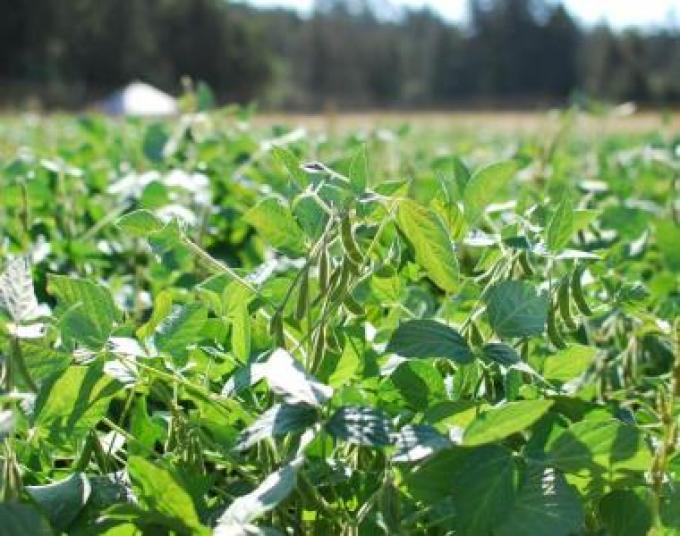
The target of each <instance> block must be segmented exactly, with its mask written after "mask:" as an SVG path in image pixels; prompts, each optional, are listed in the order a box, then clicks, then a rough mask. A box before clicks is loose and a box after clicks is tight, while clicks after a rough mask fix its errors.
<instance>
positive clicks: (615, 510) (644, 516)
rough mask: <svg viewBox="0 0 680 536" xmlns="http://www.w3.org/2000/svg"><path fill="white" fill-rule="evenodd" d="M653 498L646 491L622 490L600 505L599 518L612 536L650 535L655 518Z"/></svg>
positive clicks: (615, 492) (605, 498)
mask: <svg viewBox="0 0 680 536" xmlns="http://www.w3.org/2000/svg"><path fill="white" fill-rule="evenodd" d="M650 499H651V500H653V499H652V498H651V497H649V492H648V491H647V490H645V489H621V490H614V491H612V492H611V493H608V494H607V495H605V496H604V497H602V499H601V500H600V503H599V505H598V514H599V518H600V520H601V521H602V524H603V525H604V526H605V527H606V529H607V534H608V535H611V536H638V535H640V534H648V533H649V531H650V529H651V528H652V523H653V516H652V510H651V500H650Z"/></svg>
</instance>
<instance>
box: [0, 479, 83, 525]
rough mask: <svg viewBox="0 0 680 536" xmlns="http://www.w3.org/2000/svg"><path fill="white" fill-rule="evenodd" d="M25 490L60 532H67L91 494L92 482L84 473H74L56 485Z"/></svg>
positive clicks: (27, 487)
mask: <svg viewBox="0 0 680 536" xmlns="http://www.w3.org/2000/svg"><path fill="white" fill-rule="evenodd" d="M25 489H26V492H27V493H28V494H29V495H30V496H31V498H32V499H33V500H34V501H35V503H36V504H37V505H38V506H40V509H41V510H42V511H43V512H44V514H45V516H46V517H47V518H48V519H49V521H50V523H51V524H52V526H53V527H54V528H55V529H58V530H65V529H66V528H67V527H68V526H69V525H70V524H71V522H72V521H73V520H74V519H75V518H76V517H77V516H78V514H79V513H80V511H81V510H82V509H83V507H84V506H85V504H86V503H87V501H88V499H89V498H90V492H91V486H90V482H89V481H88V479H87V477H86V476H85V475H84V474H82V473H73V474H72V475H71V476H69V477H67V478H64V479H63V480H60V481H59V482H55V483H54V484H47V485H45V486H26V488H25ZM0 532H2V529H0Z"/></svg>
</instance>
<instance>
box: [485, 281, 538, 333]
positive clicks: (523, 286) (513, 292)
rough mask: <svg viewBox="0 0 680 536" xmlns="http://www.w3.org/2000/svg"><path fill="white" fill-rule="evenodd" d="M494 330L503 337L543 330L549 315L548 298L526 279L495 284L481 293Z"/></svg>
mask: <svg viewBox="0 0 680 536" xmlns="http://www.w3.org/2000/svg"><path fill="white" fill-rule="evenodd" d="M484 301H485V303H486V313H487V315H488V317H489V323H490V324H491V327H492V328H493V330H494V331H495V332H496V333H497V334H498V335H499V336H500V337H504V338H512V337H529V336H531V335H540V334H541V333H543V330H544V328H545V323H546V320H547V317H548V298H547V296H545V295H542V294H538V293H537V292H536V289H535V288H534V287H533V285H531V284H530V283H527V282H525V281H503V282H501V283H497V284H495V285H494V286H493V287H491V289H490V290H489V291H488V292H487V294H486V296H485V297H484Z"/></svg>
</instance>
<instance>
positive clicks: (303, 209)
mask: <svg viewBox="0 0 680 536" xmlns="http://www.w3.org/2000/svg"><path fill="white" fill-rule="evenodd" d="M293 214H294V215H295V219H296V220H297V221H298V223H299V224H300V227H302V229H303V230H304V232H305V233H306V234H307V236H308V237H309V238H311V239H312V240H317V239H318V238H319V237H320V236H321V233H323V230H324V229H325V228H326V224H327V223H328V213H327V212H326V211H325V210H324V209H323V208H321V206H320V205H319V202H318V201H317V199H316V198H315V197H314V196H312V195H311V194H310V193H308V192H303V193H302V194H300V195H299V196H297V197H296V198H295V199H294V200H293Z"/></svg>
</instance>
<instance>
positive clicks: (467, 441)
mask: <svg viewBox="0 0 680 536" xmlns="http://www.w3.org/2000/svg"><path fill="white" fill-rule="evenodd" d="M552 405H553V401H552V400H522V401H519V402H508V403H506V404H503V405H502V406H499V407H495V408H492V409H490V410H488V411H485V412H483V413H482V414H481V415H479V416H478V417H476V418H475V420H474V421H472V422H471V423H470V425H469V426H468V427H467V428H466V429H465V434H464V435H463V444H464V445H466V446H477V445H483V444H485V443H493V442H494V441H500V440H501V439H505V438H506V437H508V436H510V435H512V434H516V433H518V432H521V431H522V430H526V429H527V428H529V427H530V426H531V425H532V424H534V423H535V422H536V421H537V420H538V419H540V418H541V417H542V416H543V415H545V413H546V412H547V411H548V410H549V409H550V407H551V406H552Z"/></svg>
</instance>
